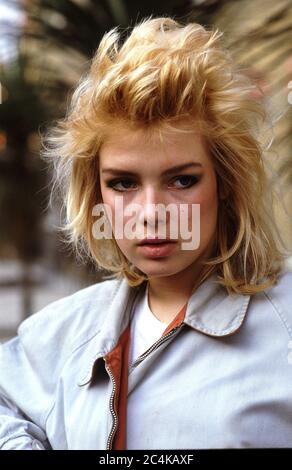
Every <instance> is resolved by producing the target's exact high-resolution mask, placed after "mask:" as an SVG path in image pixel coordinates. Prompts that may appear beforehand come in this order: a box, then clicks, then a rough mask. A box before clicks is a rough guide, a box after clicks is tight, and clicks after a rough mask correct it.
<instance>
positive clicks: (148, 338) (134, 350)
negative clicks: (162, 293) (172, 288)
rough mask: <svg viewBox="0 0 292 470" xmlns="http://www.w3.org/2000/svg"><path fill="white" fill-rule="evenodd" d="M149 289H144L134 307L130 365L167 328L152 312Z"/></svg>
mask: <svg viewBox="0 0 292 470" xmlns="http://www.w3.org/2000/svg"><path fill="white" fill-rule="evenodd" d="M148 287H149V283H148V282H147V286H146V289H142V290H141V293H140V294H139V296H138V298H137V301H136V302H135V305H134V311H133V314H132V321H131V340H130V346H129V365H130V364H132V363H133V362H134V361H135V360H136V359H137V357H139V356H141V354H143V353H144V352H145V351H147V349H148V348H150V346H151V345H152V344H153V343H155V341H157V340H158V339H159V338H160V337H161V336H162V333H163V332H164V330H165V329H166V327H167V325H168V324H167V323H163V322H162V321H160V320H158V318H156V317H155V315H154V314H153V313H152V312H151V310H150V308H149V303H148Z"/></svg>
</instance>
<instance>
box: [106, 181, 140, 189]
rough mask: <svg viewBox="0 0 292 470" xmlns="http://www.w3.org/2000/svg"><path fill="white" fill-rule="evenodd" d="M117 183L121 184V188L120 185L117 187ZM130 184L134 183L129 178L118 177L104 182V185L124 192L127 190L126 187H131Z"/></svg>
mask: <svg viewBox="0 0 292 470" xmlns="http://www.w3.org/2000/svg"><path fill="white" fill-rule="evenodd" d="M119 184H122V186H123V187H122V188H121V186H120V187H119V188H118V187H117V186H118V185H119ZM131 184H134V183H133V181H132V180H131V179H130V178H120V179H115V180H111V181H108V182H107V183H106V186H107V187H108V188H112V189H113V190H114V191H120V192H124V191H127V190H128V189H131Z"/></svg>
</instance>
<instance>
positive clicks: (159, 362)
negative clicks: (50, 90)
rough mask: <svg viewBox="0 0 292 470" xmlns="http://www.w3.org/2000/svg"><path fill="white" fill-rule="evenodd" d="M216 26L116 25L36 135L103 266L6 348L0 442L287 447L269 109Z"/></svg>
mask: <svg viewBox="0 0 292 470" xmlns="http://www.w3.org/2000/svg"><path fill="white" fill-rule="evenodd" d="M220 36H221V33H219V32H218V31H217V30H216V31H212V30H210V31H208V30H207V29H205V28H204V27H202V26H201V25H199V24H195V23H192V24H188V25H187V26H183V25H181V24H179V23H177V22H176V21H174V20H173V19H171V18H155V19H153V18H150V19H146V20H144V21H142V22H141V23H140V24H138V25H137V26H136V27H135V28H134V29H133V31H132V32H131V34H130V35H129V36H128V37H127V38H126V39H125V41H124V42H123V43H121V41H120V38H119V34H118V32H117V30H116V29H114V30H112V31H110V32H109V33H107V34H106V35H105V36H104V38H103V39H102V41H101V43H100V45H99V48H98V50H97V52H96V54H95V56H94V58H93V61H92V65H91V68H90V71H89V73H88V74H87V75H86V77H85V78H84V79H83V80H82V81H81V83H80V84H79V86H78V88H77V89H76V91H75V93H74V95H73V97H72V102H71V106H70V109H69V111H68V115H67V116H66V118H65V119H63V120H62V121H60V122H59V123H58V126H57V127H56V128H55V129H53V131H52V132H51V133H50V135H49V136H48V137H47V142H48V145H47V146H46V148H45V150H44V152H43V155H44V157H46V158H50V159H52V160H53V163H54V165H55V167H56V170H57V171H56V179H55V183H56V184H58V185H60V187H61V188H62V190H63V197H64V201H65V205H66V209H67V224H66V226H65V228H64V230H65V231H66V233H67V234H68V238H67V239H68V240H69V242H72V243H73V244H74V246H75V247H76V253H77V255H78V256H80V257H82V258H83V257H84V256H85V255H88V256H90V257H91V259H93V260H94V261H95V263H96V265H97V266H99V267H101V268H105V269H106V270H108V271H110V272H112V273H113V274H112V275H111V276H110V277H111V278H110V279H106V280H103V281H102V282H101V283H97V284H94V285H93V286H89V287H87V288H85V289H82V290H79V291H78V292H76V293H74V294H73V295H71V296H68V297H65V298H63V299H61V300H57V301H56V302H53V303H51V304H50V305H48V306H46V307H45V308H44V309H43V310H41V311H40V312H37V313H36V314H34V315H32V316H31V317H30V318H28V319H27V320H26V321H24V322H23V323H22V324H21V325H20V328H19V330H18V336H17V337H15V338H13V339H12V340H11V341H8V342H6V343H5V344H3V345H2V346H1V348H2V349H1V371H0V372H1V373H0V377H1V378H0V381H1V382H0V390H1V424H0V446H1V448H2V449H181V448H185V449H200V448H209V449H210V448H231V447H289V445H290V444H291V442H292V417H291V406H292V395H291V389H292V366H291V361H290V360H289V344H291V343H289V339H291V336H292V311H291V304H292V295H291V290H292V289H291V287H292V274H291V273H287V272H284V270H283V257H284V255H283V254H282V253H281V252H280V250H279V248H278V245H277V240H276V234H275V233H274V231H273V229H272V227H273V221H272V220H271V201H272V198H271V192H269V191H268V188H267V181H266V176H265V170H264V165H263V152H264V149H263V148H262V146H261V145H260V141H259V138H258V135H259V133H258V129H260V126H259V123H260V122H261V120H262V121H264V118H265V111H264V108H263V107H262V105H261V104H260V103H259V102H257V101H255V100H254V99H253V98H252V91H253V90H254V87H255V85H254V84H253V83H252V82H251V81H250V80H249V79H248V78H247V77H246V76H245V75H244V74H243V73H241V71H240V70H238V68H237V67H236V66H235V64H234V63H233V61H232V59H231V57H230V55H229V53H228V52H227V51H226V50H225V49H224V47H223V46H222V44H221V43H220ZM164 240H166V241H164Z"/></svg>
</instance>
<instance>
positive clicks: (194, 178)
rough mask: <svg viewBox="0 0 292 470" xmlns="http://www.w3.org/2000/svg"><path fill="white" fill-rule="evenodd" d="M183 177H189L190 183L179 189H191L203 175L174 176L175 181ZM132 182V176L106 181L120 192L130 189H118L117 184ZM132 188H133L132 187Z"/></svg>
mask: <svg viewBox="0 0 292 470" xmlns="http://www.w3.org/2000/svg"><path fill="white" fill-rule="evenodd" d="M183 178H188V179H189V180H190V184H188V185H187V186H184V187H182V188H178V189H189V188H191V187H192V186H194V185H195V184H197V183H198V182H199V181H200V179H201V177H200V176H194V175H180V176H177V177H176V178H174V181H176V180H181V179H183ZM125 181H127V182H131V178H120V179H114V180H110V181H108V182H107V183H106V186H107V187H108V188H111V189H113V190H114V191H118V192H120V193H124V192H127V191H128V190H129V188H128V189H116V188H115V186H116V185H117V184H118V183H121V182H125ZM130 190H131V189H130Z"/></svg>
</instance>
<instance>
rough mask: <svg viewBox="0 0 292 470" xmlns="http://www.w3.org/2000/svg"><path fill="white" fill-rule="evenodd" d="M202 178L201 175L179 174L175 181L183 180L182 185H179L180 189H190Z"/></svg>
mask: <svg viewBox="0 0 292 470" xmlns="http://www.w3.org/2000/svg"><path fill="white" fill-rule="evenodd" d="M200 179H201V177H200V176H194V175H181V176H177V177H176V178H175V179H174V180H173V181H175V182H176V181H180V182H181V184H182V186H180V187H178V189H188V188H190V187H192V186H193V185H194V184H196V183H198V182H199V181H200Z"/></svg>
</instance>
